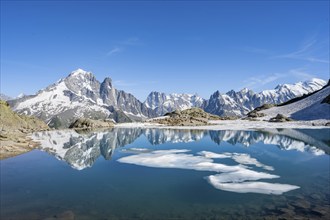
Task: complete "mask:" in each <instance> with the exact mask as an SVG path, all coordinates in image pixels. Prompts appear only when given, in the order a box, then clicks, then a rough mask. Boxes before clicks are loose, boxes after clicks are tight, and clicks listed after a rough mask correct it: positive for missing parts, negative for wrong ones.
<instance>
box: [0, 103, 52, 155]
mask: <svg viewBox="0 0 330 220" xmlns="http://www.w3.org/2000/svg"><path fill="white" fill-rule="evenodd" d="M48 129H49V127H48V126H47V125H46V124H45V123H44V122H43V121H41V120H39V119H37V118H35V117H29V116H25V115H19V114H17V113H15V112H13V111H12V110H11V109H10V107H9V105H8V104H7V103H6V102H5V101H3V100H0V131H1V132H0V133H1V134H0V159H3V158H8V157H12V156H15V155H18V154H22V153H25V152H28V151H30V150H32V149H33V148H34V147H35V145H36V143H35V142H33V141H31V139H30V138H29V137H27V133H30V132H34V131H42V130H48Z"/></svg>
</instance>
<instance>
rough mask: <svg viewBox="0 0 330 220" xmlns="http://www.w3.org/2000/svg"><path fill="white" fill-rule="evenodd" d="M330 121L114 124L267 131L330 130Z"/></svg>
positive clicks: (122, 125)
mask: <svg viewBox="0 0 330 220" xmlns="http://www.w3.org/2000/svg"><path fill="white" fill-rule="evenodd" d="M329 122H330V120H323V119H322V120H313V121H290V122H266V121H249V120H241V119H238V120H217V121H209V125H200V126H169V125H164V124H157V123H151V122H130V123H119V124H115V125H114V127H119V128H132V127H137V128H166V129H191V130H249V129H269V128H279V129H281V128H287V129H327V128H329V129H330V126H326V125H325V124H326V123H329Z"/></svg>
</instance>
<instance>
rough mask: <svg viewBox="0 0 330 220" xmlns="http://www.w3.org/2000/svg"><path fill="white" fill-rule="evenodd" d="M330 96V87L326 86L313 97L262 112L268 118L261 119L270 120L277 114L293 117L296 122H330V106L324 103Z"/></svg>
mask: <svg viewBox="0 0 330 220" xmlns="http://www.w3.org/2000/svg"><path fill="white" fill-rule="evenodd" d="M329 95H330V86H326V87H324V88H323V89H321V90H319V91H318V92H316V93H314V94H313V95H310V96H307V97H305V98H303V99H301V100H298V101H296V102H293V103H291V104H287V105H283V106H276V107H272V108H270V109H266V110H262V111H260V112H261V113H264V114H265V115H266V116H264V117H262V118H261V119H264V120H268V119H270V118H273V117H275V116H276V115H277V114H282V115H284V116H286V117H291V118H293V119H295V120H317V119H327V120H330V104H329V103H327V102H323V101H324V100H325V99H326V98H327V97H329Z"/></svg>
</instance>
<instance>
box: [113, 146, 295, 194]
mask: <svg viewBox="0 0 330 220" xmlns="http://www.w3.org/2000/svg"><path fill="white" fill-rule="evenodd" d="M216 158H220V159H221V158H230V159H232V160H234V161H236V162H237V163H238V164H237V165H226V164H222V163H218V162H215V161H214V160H213V159H216ZM118 162H121V163H127V164H134V165H139V166H146V167H154V168H176V169H188V170H196V171H210V172H216V173H220V174H216V175H210V176H207V177H206V179H207V181H208V182H209V183H210V184H211V185H212V186H213V187H215V188H216V189H220V190H225V191H231V192H237V193H261V194H275V195H280V194H282V193H284V192H288V191H290V190H294V189H298V188H299V186H294V185H289V184H280V183H267V182H256V180H260V179H275V178H279V177H280V176H278V175H274V174H269V173H266V172H257V171H254V170H252V167H250V166H247V165H254V166H256V167H260V168H263V169H265V170H268V171H273V170H274V168H273V167H271V166H267V165H265V164H262V163H260V162H259V161H257V159H255V158H252V157H251V156H250V155H248V154H243V153H222V154H218V153H214V152H209V151H201V152H198V153H197V155H194V154H192V153H190V151H189V150H187V149H171V150H155V151H151V152H146V153H144V152H143V151H142V150H141V153H139V154H135V155H129V156H125V157H122V158H120V159H118ZM253 181H254V182H253Z"/></svg>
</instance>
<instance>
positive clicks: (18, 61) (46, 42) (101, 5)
mask: <svg viewBox="0 0 330 220" xmlns="http://www.w3.org/2000/svg"><path fill="white" fill-rule="evenodd" d="M77 68H82V69H84V70H88V71H92V72H93V73H94V74H95V76H96V77H97V79H98V80H99V81H102V80H103V79H104V78H105V77H107V76H108V77H111V78H112V79H113V81H114V83H115V85H116V88H118V89H123V90H125V91H128V92H131V93H132V94H134V95H135V96H136V97H137V98H139V99H140V100H141V101H144V100H145V98H146V96H147V95H148V94H149V92H150V91H161V92H166V93H172V92H177V93H183V92H184V93H198V94H199V95H201V96H202V97H204V98H209V96H210V95H211V94H212V93H213V92H215V91H216V90H219V91H220V92H227V91H228V90H230V89H235V90H238V89H241V88H243V87H248V88H251V89H253V90H255V91H260V90H262V89H271V88H274V86H276V85H277V84H279V83H293V82H297V81H301V80H306V79H309V78H311V77H318V78H323V79H328V78H329V1H314V0H313V1H169V2H166V1H157V2H154V1H124V2H123V1H112V2H106V1H69V2H67V1H1V92H2V93H5V94H7V95H10V96H17V95H18V94H19V93H21V92H23V93H25V94H34V93H35V92H37V91H38V90H39V89H41V88H44V87H46V86H47V85H49V84H51V83H53V82H56V81H57V80H58V79H60V78H63V77H65V76H67V75H68V74H69V73H70V72H71V71H72V70H75V69H77Z"/></svg>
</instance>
